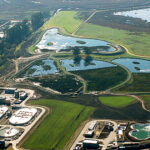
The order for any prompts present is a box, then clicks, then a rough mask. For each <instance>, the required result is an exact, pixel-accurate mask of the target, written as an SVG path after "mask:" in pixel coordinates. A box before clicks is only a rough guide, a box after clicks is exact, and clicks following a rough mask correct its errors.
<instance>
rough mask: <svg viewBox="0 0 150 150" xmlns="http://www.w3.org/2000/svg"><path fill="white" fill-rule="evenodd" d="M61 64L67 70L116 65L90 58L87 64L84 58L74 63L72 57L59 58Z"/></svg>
mask: <svg viewBox="0 0 150 150" xmlns="http://www.w3.org/2000/svg"><path fill="white" fill-rule="evenodd" d="M61 64H62V66H63V67H65V68H66V70H67V71H78V70H90V69H99V68H106V67H114V66H116V65H114V64H111V63H109V62H105V61H99V60H92V61H91V62H90V63H89V64H88V65H87V64H86V63H85V60H83V59H81V60H80V62H79V64H75V62H74V60H73V59H64V60H61Z"/></svg>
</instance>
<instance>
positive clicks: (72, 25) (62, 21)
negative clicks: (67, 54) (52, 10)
mask: <svg viewBox="0 0 150 150" xmlns="http://www.w3.org/2000/svg"><path fill="white" fill-rule="evenodd" d="M77 15H78V12H76V11H60V12H58V13H57V14H56V15H55V16H54V17H53V18H51V19H50V20H49V21H48V22H46V23H45V24H44V25H43V28H44V29H48V28H50V27H60V28H63V29H64V30H65V31H66V32H68V33H73V32H74V31H75V30H76V29H77V28H78V27H79V25H80V24H81V23H82V20H80V19H78V16H77Z"/></svg>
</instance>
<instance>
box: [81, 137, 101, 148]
mask: <svg viewBox="0 0 150 150" xmlns="http://www.w3.org/2000/svg"><path fill="white" fill-rule="evenodd" d="M83 148H93V149H97V148H99V143H98V141H97V140H89V139H85V140H84V141H83Z"/></svg>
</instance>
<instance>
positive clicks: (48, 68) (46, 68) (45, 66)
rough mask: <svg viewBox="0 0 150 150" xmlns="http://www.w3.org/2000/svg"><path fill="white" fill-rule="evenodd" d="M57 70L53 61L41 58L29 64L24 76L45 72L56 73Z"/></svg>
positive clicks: (44, 73)
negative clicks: (33, 63) (31, 64)
mask: <svg viewBox="0 0 150 150" xmlns="http://www.w3.org/2000/svg"><path fill="white" fill-rule="evenodd" d="M58 72H59V70H58V69H57V68H56V66H55V64H54V61H53V60H51V59H45V60H41V62H40V63H39V62H38V63H37V64H35V65H33V66H31V67H30V68H29V69H28V70H27V71H26V76H39V75H47V74H55V73H58Z"/></svg>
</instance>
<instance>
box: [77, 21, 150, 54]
mask: <svg viewBox="0 0 150 150" xmlns="http://www.w3.org/2000/svg"><path fill="white" fill-rule="evenodd" d="M76 34H77V35H79V36H84V37H88V38H96V39H101V40H107V41H109V42H112V43H114V44H115V43H116V44H121V45H123V46H125V47H127V48H128V49H129V51H130V52H131V53H134V54H137V55H145V56H146V55H149V56H150V47H149V39H150V35H149V34H146V33H139V32H136V33H135V32H129V31H125V30H119V29H113V28H110V27H103V26H98V25H94V24H88V23H86V24H84V25H82V26H81V28H80V29H79V30H78V31H77V33H76Z"/></svg>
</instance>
